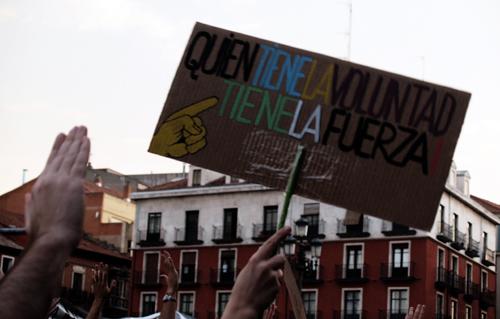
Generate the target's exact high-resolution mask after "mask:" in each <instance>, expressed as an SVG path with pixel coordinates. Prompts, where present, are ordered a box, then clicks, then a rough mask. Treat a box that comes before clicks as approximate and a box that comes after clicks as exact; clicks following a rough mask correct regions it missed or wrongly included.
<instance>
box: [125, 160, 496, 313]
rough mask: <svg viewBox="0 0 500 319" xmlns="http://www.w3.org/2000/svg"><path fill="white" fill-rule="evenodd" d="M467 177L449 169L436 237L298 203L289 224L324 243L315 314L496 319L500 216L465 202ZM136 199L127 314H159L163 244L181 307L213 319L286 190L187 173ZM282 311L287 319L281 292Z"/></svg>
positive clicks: (314, 279) (308, 294) (312, 296)
mask: <svg viewBox="0 0 500 319" xmlns="http://www.w3.org/2000/svg"><path fill="white" fill-rule="evenodd" d="M469 179H470V177H469V175H468V173H467V172H465V171H460V172H456V169H455V166H454V165H453V166H452V168H451V172H450V177H449V180H448V182H447V185H446V188H445V191H444V192H443V195H442V198H441V204H440V206H439V209H438V211H437V214H436V220H435V223H434V226H433V228H432V230H431V231H430V232H425V231H421V230H416V229H411V228H409V227H406V226H403V225H398V224H394V223H391V222H388V221H384V220H381V219H378V218H375V217H371V216H367V215H365V216H362V217H361V218H360V220H359V223H358V224H356V225H346V223H344V218H345V210H344V209H341V208H338V207H335V206H331V205H326V204H323V203H318V202H314V201H311V200H308V199H305V198H302V197H299V196H295V197H294V198H293V200H292V203H291V207H290V213H289V220H288V221H287V223H288V224H292V222H293V221H295V220H297V219H299V218H300V217H301V216H302V217H304V218H306V219H307V220H308V221H309V223H310V226H309V229H310V236H315V237H318V238H321V240H322V243H323V246H322V253H321V257H320V259H319V267H316V269H317V270H310V271H309V273H307V272H306V273H305V274H304V280H303V284H302V286H303V288H302V294H303V300H304V305H305V309H306V311H307V315H308V318H315V319H326V318H339V319H344V318H345V319H361V318H368V319H372V318H373V319H375V318H391V319H399V318H404V314H405V313H406V312H407V309H408V307H409V306H413V305H417V304H425V305H427V315H426V318H436V319H456V318H467V319H485V318H494V316H495V292H494V290H495V269H494V262H495V256H494V251H495V237H496V225H497V224H498V222H499V219H498V217H496V216H495V215H494V214H492V213H491V212H490V211H488V210H487V209H485V208H484V207H483V206H481V205H479V204H478V203H477V202H475V201H474V200H472V199H471V198H470V196H469V190H468V183H469ZM132 198H133V199H134V201H135V202H136V205H137V216H136V231H135V233H134V236H136V237H135V239H134V243H133V247H134V248H133V257H132V258H133V269H134V273H133V275H132V294H131V300H130V312H131V314H136V315H138V314H140V315H146V314H149V313H153V312H155V311H158V310H159V309H160V307H161V298H162V296H163V294H164V290H163V289H164V288H163V287H162V286H161V285H160V282H159V263H160V259H159V252H160V250H162V249H166V250H168V251H169V252H170V254H171V255H172V257H173V259H174V261H175V262H176V263H177V266H178V268H179V270H180V289H179V294H178V296H177V297H178V307H179V311H181V312H184V313H187V314H193V315H195V316H196V318H200V319H208V318H218V317H220V314H221V313H222V312H223V310H224V307H225V305H226V303H227V301H228V299H229V296H230V290H231V288H232V285H233V283H234V280H235V278H236V276H237V274H238V272H239V271H240V270H241V268H243V267H244V266H245V264H246V262H247V260H248V259H249V257H250V256H251V255H252V254H253V253H254V252H255V250H256V249H257V248H258V246H259V245H260V244H261V243H262V241H263V240H264V239H265V238H267V237H268V236H269V234H271V233H272V232H273V231H274V229H275V227H276V220H277V214H278V212H279V209H280V205H281V202H282V192H280V191H276V190H273V189H269V188H266V187H263V186H260V185H256V184H249V183H245V182H243V181H240V180H237V179H232V178H231V177H229V176H223V175H219V174H217V173H214V172H210V171H208V170H202V169H197V168H192V169H191V170H190V172H189V175H188V177H187V179H184V180H178V181H173V182H170V183H167V184H165V185H163V186H159V187H156V188H154V189H151V190H148V191H142V192H136V193H133V194H132ZM277 306H278V312H279V317H280V318H289V317H290V318H292V316H291V315H289V316H286V314H287V313H290V309H291V308H290V307H289V306H288V305H287V302H286V294H285V292H284V291H282V292H281V293H280V295H279V297H278V299H277Z"/></svg>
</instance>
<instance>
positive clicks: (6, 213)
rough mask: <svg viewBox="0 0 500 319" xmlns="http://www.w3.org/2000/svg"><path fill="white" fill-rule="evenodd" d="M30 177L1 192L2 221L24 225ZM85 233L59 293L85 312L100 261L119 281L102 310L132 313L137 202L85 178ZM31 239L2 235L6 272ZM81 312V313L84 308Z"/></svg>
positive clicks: (115, 314) (0, 247) (0, 246)
mask: <svg viewBox="0 0 500 319" xmlns="http://www.w3.org/2000/svg"><path fill="white" fill-rule="evenodd" d="M34 182H35V180H32V181H30V182H28V183H26V184H24V185H22V186H20V187H18V188H16V189H14V190H12V191H10V192H8V193H5V194H3V195H0V225H1V226H2V227H24V196H25V194H26V193H28V192H30V191H31V188H32V187H33V184H34ZM84 190H85V215H84V232H85V235H84V238H83V239H82V240H81V241H80V243H79V245H78V247H77V249H75V250H74V251H73V253H72V255H71V257H70V258H69V260H68V261H67V262H66V265H65V268H64V274H63V278H62V285H61V286H62V291H61V296H62V297H63V298H64V300H66V301H68V303H69V304H70V305H72V306H74V309H73V310H74V312H75V313H79V312H80V313H84V311H85V310H88V309H89V307H90V304H91V302H92V295H91V283H92V271H91V269H92V266H93V265H95V264H96V263H98V262H104V263H107V264H108V265H109V266H110V277H111V278H114V279H116V280H117V283H118V285H117V288H116V289H115V290H114V291H113V292H112V294H111V296H110V298H109V301H108V304H107V305H106V307H105V308H104V315H106V316H112V317H121V316H125V315H126V314H127V313H128V300H129V292H130V289H129V281H130V267H131V258H130V256H129V254H128V246H129V244H130V243H129V242H130V239H131V233H132V227H133V226H132V225H133V221H134V217H135V216H134V215H135V204H134V203H131V202H130V200H129V199H128V198H127V197H124V194H122V193H120V192H117V191H113V190H110V189H106V188H103V187H100V186H98V185H96V184H94V183H91V182H85V184H84ZM26 244H27V237H26V236H25V235H5V236H2V237H1V238H0V255H1V257H0V258H1V259H0V262H1V264H0V267H1V268H2V269H3V270H4V271H8V269H10V268H11V267H12V265H14V263H15V262H16V260H17V258H18V257H19V256H20V255H21V254H22V251H23V250H24V247H25V246H26ZM81 311H83V312H81Z"/></svg>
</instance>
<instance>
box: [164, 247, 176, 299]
mask: <svg viewBox="0 0 500 319" xmlns="http://www.w3.org/2000/svg"><path fill="white" fill-rule="evenodd" d="M161 259H162V262H163V264H162V267H161V275H160V277H162V278H163V279H164V280H165V282H166V284H167V294H169V295H175V293H176V292H177V290H178V287H179V273H178V272H177V270H176V269H175V266H174V261H173V260H172V257H171V256H170V254H169V253H168V252H167V251H162V252H161Z"/></svg>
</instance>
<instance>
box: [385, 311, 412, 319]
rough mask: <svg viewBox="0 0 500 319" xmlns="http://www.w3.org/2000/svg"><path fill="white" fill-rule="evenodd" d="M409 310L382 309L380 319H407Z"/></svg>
mask: <svg viewBox="0 0 500 319" xmlns="http://www.w3.org/2000/svg"><path fill="white" fill-rule="evenodd" d="M407 312H408V309H380V310H379V311H378V318H379V319H405V317H406V313H407Z"/></svg>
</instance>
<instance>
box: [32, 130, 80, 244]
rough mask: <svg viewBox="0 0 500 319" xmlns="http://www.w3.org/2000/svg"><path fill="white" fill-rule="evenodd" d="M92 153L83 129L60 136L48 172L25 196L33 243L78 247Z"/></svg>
mask: <svg viewBox="0 0 500 319" xmlns="http://www.w3.org/2000/svg"><path fill="white" fill-rule="evenodd" d="M89 153H90V141H89V139H88V138H87V129H86V128H85V127H84V126H78V127H74V128H73V129H72V130H71V131H70V132H69V134H68V135H67V136H65V135H64V134H59V135H58V136H57V138H56V140H55V142H54V145H53V147H52V151H51V153H50V156H49V159H48V160H47V164H46V166H45V169H44V170H43V172H42V173H41V174H40V176H39V177H38V179H37V181H36V182H35V185H34V186H33V189H32V191H31V194H27V195H26V228H27V231H28V235H29V239H30V242H34V241H38V240H47V241H50V242H57V241H59V242H60V243H61V245H63V246H65V247H67V248H70V249H71V248H73V247H74V246H76V245H77V244H78V242H79V240H80V238H81V235H82V221H83V212H84V203H83V181H84V177H85V168H86V165H87V161H88V158H89Z"/></svg>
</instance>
